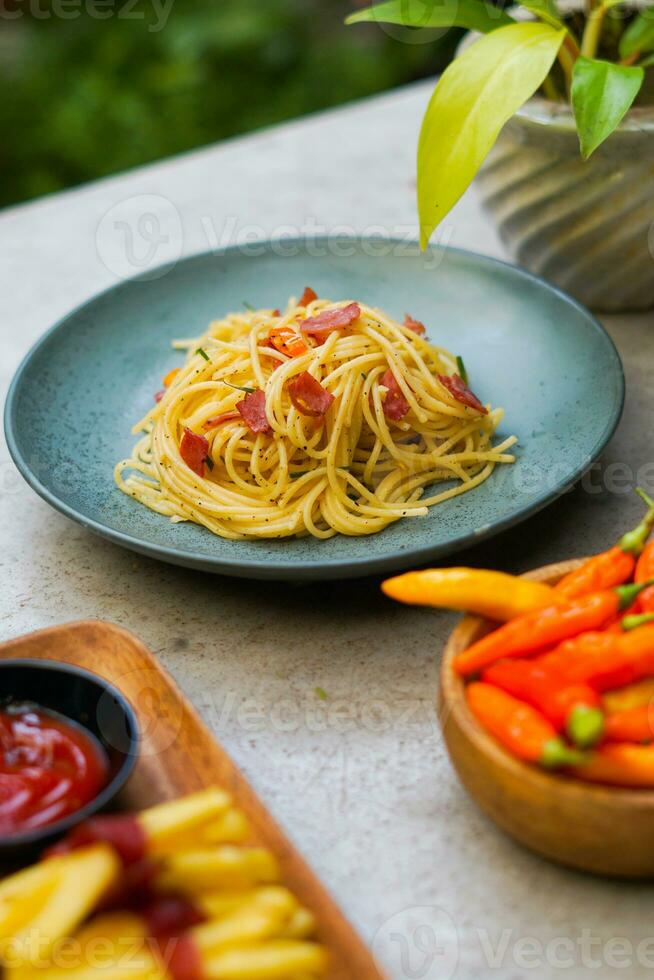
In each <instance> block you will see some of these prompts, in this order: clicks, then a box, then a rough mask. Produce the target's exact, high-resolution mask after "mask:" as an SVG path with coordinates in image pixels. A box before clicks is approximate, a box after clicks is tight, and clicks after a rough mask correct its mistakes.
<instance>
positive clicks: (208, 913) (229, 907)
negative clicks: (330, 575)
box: [193, 885, 291, 919]
mask: <svg viewBox="0 0 654 980" xmlns="http://www.w3.org/2000/svg"><path fill="white" fill-rule="evenodd" d="M269 887H270V886H269V885H263V886H259V887H257V888H245V889H243V888H241V889H238V890H235V891H219V892H205V893H203V894H201V895H195V896H194V897H193V901H194V903H195V905H196V906H197V908H198V909H199V910H200V911H201V912H202V913H203V914H204V915H205V917H206V918H207V919H223V918H224V917H225V916H226V915H230V914H231V913H232V912H236V911H237V909H240V908H242V906H243V905H247V904H248V903H249V902H251V901H252V900H253V899H256V898H258V897H260V896H263V895H264V893H265V892H267V891H268V889H269ZM274 887H276V888H279V887H280V886H274ZM290 894H291V892H289V895H290Z"/></svg>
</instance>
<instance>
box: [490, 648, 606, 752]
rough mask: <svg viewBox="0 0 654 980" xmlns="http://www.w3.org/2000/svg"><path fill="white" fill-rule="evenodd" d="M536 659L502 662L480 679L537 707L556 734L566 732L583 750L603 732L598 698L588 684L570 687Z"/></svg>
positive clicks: (492, 666) (570, 685) (492, 667)
mask: <svg viewBox="0 0 654 980" xmlns="http://www.w3.org/2000/svg"><path fill="white" fill-rule="evenodd" d="M542 659H543V658H539V659H538V660H501V661H499V663H496V664H492V665H491V666H490V667H488V668H487V669H486V670H485V671H484V673H483V675H482V679H483V680H484V682H485V683H487V684H494V685H495V686H496V687H500V688H502V690H503V691H506V692H507V693H508V694H512V695H513V697H516V698H520V699H521V700H522V701H526V702H527V704H530V705H531V706H532V707H533V708H537V709H538V710H539V711H540V712H541V713H542V714H543V715H544V716H545V717H546V718H547V720H548V721H549V722H551V724H552V725H553V726H554V728H556V730H557V731H558V732H562V731H566V732H567V734H568V735H569V736H570V738H571V739H572V741H573V742H574V743H575V744H576V745H579V746H581V747H583V748H586V747H588V746H589V745H594V744H595V742H597V741H598V740H599V739H600V737H601V735H602V732H603V730H604V712H603V711H602V708H601V702H600V697H599V694H598V693H597V691H595V690H594V689H593V688H592V687H590V686H589V685H588V684H583V683H575V684H570V683H568V682H567V681H566V680H565V679H562V678H561V677H560V676H559V675H558V674H557V673H556V672H555V671H552V670H547V669H546V668H545V667H543V665H542V663H541V662H540V661H541V660H542Z"/></svg>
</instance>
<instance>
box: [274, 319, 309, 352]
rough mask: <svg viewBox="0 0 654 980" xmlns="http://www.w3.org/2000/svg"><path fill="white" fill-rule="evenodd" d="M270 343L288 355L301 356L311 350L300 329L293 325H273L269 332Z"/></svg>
mask: <svg viewBox="0 0 654 980" xmlns="http://www.w3.org/2000/svg"><path fill="white" fill-rule="evenodd" d="M268 343H270V344H272V345H273V347H274V348H275V349H276V350H278V351H279V352H280V353H281V354H287V355H288V357H301V356H302V355H303V354H306V353H307V351H308V350H309V348H308V347H307V345H306V343H305V342H304V338H303V337H302V336H301V334H300V332H299V330H298V329H297V328H296V327H292V326H285V327H273V328H272V330H271V331H270V333H269V334H268Z"/></svg>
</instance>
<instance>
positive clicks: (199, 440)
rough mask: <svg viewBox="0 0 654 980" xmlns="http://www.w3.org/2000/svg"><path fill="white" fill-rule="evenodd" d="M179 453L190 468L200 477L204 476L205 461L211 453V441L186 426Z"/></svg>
mask: <svg viewBox="0 0 654 980" xmlns="http://www.w3.org/2000/svg"><path fill="white" fill-rule="evenodd" d="M179 453H180V456H181V457H182V459H183V460H184V462H185V463H186V465H187V466H188V468H189V469H190V470H193V472H194V473H197V475H198V476H200V477H203V476H204V467H205V461H206V459H207V456H208V455H209V443H208V442H207V440H206V439H205V437H204V436H199V435H198V434H197V433H196V432H192V431H191V430H190V429H187V428H185V429H184V434H183V435H182V441H181V442H180V444H179Z"/></svg>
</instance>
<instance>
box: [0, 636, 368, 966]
mask: <svg viewBox="0 0 654 980" xmlns="http://www.w3.org/2000/svg"><path fill="white" fill-rule="evenodd" d="M12 657H24V658H32V659H38V660H59V661H63V662H65V663H70V664H75V665H76V666H78V667H83V668H86V669H87V670H91V671H93V672H94V673H96V674H99V675H100V676H102V677H104V678H106V679H107V680H108V681H110V682H111V683H112V684H114V685H115V686H116V687H117V688H118V689H119V690H121V691H122V692H123V694H125V695H126V697H127V698H128V699H129V700H130V701H131V703H132V705H133V706H134V708H135V710H136V714H137V716H138V719H139V723H140V725H141V733H142V735H143V742H142V746H141V756H140V759H139V761H138V764H137V766H136V769H135V772H134V774H133V776H132V778H131V780H130V782H129V784H128V786H127V787H126V789H125V790H124V792H123V794H122V796H121V803H123V804H124V805H125V807H127V808H130V809H141V808H142V807H146V806H150V805H152V804H153V803H158V802H162V801H164V800H168V799H173V798H175V797H178V796H182V795H184V794H185V793H192V792H194V791H195V790H198V789H202V788H204V787H206V786H211V785H219V786H222V787H223V788H225V789H227V790H228V791H229V792H230V793H231V794H232V796H233V798H234V801H235V803H237V804H238V806H240V807H241V808H242V810H243V811H244V812H245V813H246V814H247V816H248V818H249V820H250V823H251V826H252V830H253V837H254V838H255V840H256V841H258V842H260V843H262V844H264V845H266V846H267V847H269V848H270V849H271V850H272V851H273V852H274V853H275V855H276V857H277V859H278V860H279V863H280V866H281V869H282V875H283V880H284V883H285V884H286V885H288V887H289V888H291V889H292V890H293V892H294V893H295V895H296V896H297V897H298V898H299V899H300V900H301V901H302V902H303V903H304V904H305V905H306V906H307V907H308V908H309V909H311V911H312V912H313V913H314V915H315V916H316V918H317V920H318V924H319V930H318V935H319V938H320V940H321V941H322V942H323V943H324V944H325V945H326V946H327V947H328V949H329V950H330V952H331V956H332V968H331V970H330V978H331V980H384V975H383V974H382V973H381V972H380V970H379V968H378V967H377V966H376V964H375V962H374V960H373V958H372V955H371V953H370V952H369V950H368V949H367V948H366V946H365V945H364V943H363V942H362V940H361V939H360V938H359V936H358V935H357V934H356V932H355V931H354V929H353V928H352V927H351V926H350V924H349V923H348V922H347V920H346V919H345V918H344V916H343V914H342V913H341V912H340V910H339V909H338V908H337V906H336V905H335V903H334V901H333V899H332V898H331V896H330V895H329V893H328V892H327V891H326V889H325V888H324V887H323V885H322V884H321V883H320V881H318V879H317V878H316V876H315V875H314V874H313V872H312V871H311V869H310V868H309V867H308V866H307V864H306V863H305V861H304V860H303V858H302V857H301V856H300V855H299V853H298V852H297V851H296V850H295V848H294V847H293V845H292V844H291V843H290V841H289V840H288V839H287V837H286V836H285V835H284V833H283V832H282V830H281V829H280V828H279V827H278V825H277V823H276V822H275V821H274V820H273V818H272V817H271V816H270V814H269V813H268V811H267V810H266V808H265V807H264V806H263V804H262V803H261V801H260V800H259V799H258V797H257V796H256V794H255V793H254V791H253V790H252V788H251V787H250V785H249V784H248V782H247V781H246V779H245V777H244V776H243V774H242V773H241V772H240V771H239V769H238V768H237V767H236V766H235V765H234V763H233V762H232V760H231V759H230V758H229V756H228V755H227V753H226V752H225V750H224V749H222V748H221V746H220V745H219V744H218V743H217V742H216V741H215V739H214V737H213V735H212V734H211V733H210V732H209V730H208V728H207V727H206V725H205V724H204V723H203V722H202V721H201V719H200V717H199V715H198V714H197V712H196V711H195V709H194V708H193V707H192V706H191V704H190V703H189V702H188V701H187V700H186V698H185V697H184V695H183V694H182V692H181V691H180V690H179V688H178V687H177V685H176V684H175V682H174V681H173V679H172V678H171V677H170V676H169V675H168V674H167V673H166V672H165V671H164V670H163V668H162V667H161V666H160V664H159V663H158V662H157V660H156V659H155V657H154V656H153V655H152V654H151V653H150V652H149V651H148V650H147V649H146V648H145V647H144V646H143V644H142V643H141V642H140V641H139V640H137V639H136V637H134V636H132V635H131V634H130V633H128V632H127V631H126V630H123V629H120V628H119V627H117V626H113V625H111V624H109V623H103V622H100V621H93V620H88V621H84V622H78V623H69V624H66V625H64V626H55V627H52V628H51V629H45V630H40V631H39V632H36V633H30V634H28V635H27V636H23V637H19V638H18V639H17V640H9V641H8V642H6V643H3V644H0V658H2V659H5V660H6V659H9V658H12ZM299 805H300V801H298V806H299Z"/></svg>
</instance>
